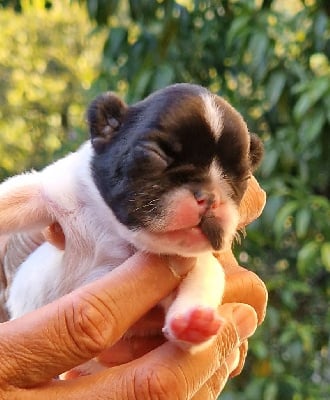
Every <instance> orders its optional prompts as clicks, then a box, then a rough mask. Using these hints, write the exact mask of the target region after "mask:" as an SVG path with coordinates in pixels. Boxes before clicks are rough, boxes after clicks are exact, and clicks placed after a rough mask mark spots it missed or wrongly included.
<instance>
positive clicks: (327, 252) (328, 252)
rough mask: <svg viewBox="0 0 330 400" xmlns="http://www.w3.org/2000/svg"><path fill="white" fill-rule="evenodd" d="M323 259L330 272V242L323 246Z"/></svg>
mask: <svg viewBox="0 0 330 400" xmlns="http://www.w3.org/2000/svg"><path fill="white" fill-rule="evenodd" d="M321 260H322V264H323V265H324V266H325V269H326V270H327V271H329V272H330V242H326V243H323V244H322V246H321Z"/></svg>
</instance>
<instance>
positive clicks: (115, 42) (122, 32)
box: [104, 27, 127, 60]
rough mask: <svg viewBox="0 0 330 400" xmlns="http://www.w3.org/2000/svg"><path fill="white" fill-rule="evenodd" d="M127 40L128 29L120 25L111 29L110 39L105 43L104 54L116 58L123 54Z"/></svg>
mask: <svg viewBox="0 0 330 400" xmlns="http://www.w3.org/2000/svg"><path fill="white" fill-rule="evenodd" d="M126 40H127V30H126V29H124V28H122V27H118V28H112V29H111V30H110V31H109V36H108V39H107V41H106V43H105V45H104V54H105V55H106V56H107V57H108V58H110V59H114V60H116V59H117V58H118V56H119V55H120V54H121V52H122V50H123V48H124V44H125V43H126Z"/></svg>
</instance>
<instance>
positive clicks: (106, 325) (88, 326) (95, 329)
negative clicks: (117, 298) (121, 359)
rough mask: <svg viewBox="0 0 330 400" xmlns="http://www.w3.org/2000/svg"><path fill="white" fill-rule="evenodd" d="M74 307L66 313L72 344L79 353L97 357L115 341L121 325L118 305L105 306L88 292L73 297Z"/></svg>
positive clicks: (67, 328) (72, 304)
mask: <svg viewBox="0 0 330 400" xmlns="http://www.w3.org/2000/svg"><path fill="white" fill-rule="evenodd" d="M70 305H71V307H68V308H67V309H66V310H65V312H64V320H65V321H64V323H65V325H66V330H67V333H68V338H67V339H68V341H69V342H70V343H69V344H71V345H73V347H74V348H75V349H76V351H77V352H78V353H79V354H84V355H91V356H94V355H96V354H98V353H99V352H100V351H102V350H104V349H105V348H106V347H107V346H109V345H110V344H111V343H112V342H113V337H114V336H115V334H116V332H115V330H116V326H117V324H116V321H115V320H116V318H115V314H116V313H115V312H114V309H116V308H117V307H116V306H115V304H114V302H111V301H109V303H108V302H107V304H105V303H104V302H103V301H102V299H100V298H99V297H97V296H96V295H94V294H90V293H87V292H86V291H84V292H81V293H79V292H78V293H76V294H75V295H73V296H72V298H71V304H70ZM71 348H72V346H71Z"/></svg>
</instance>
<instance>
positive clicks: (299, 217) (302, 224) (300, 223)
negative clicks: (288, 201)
mask: <svg viewBox="0 0 330 400" xmlns="http://www.w3.org/2000/svg"><path fill="white" fill-rule="evenodd" d="M311 217H312V214H311V211H310V210H309V209H308V208H303V209H301V210H298V211H297V213H296V216H295V222H296V234H297V237H298V238H299V239H302V238H304V237H305V236H306V235H307V232H308V226H309V223H310V221H311Z"/></svg>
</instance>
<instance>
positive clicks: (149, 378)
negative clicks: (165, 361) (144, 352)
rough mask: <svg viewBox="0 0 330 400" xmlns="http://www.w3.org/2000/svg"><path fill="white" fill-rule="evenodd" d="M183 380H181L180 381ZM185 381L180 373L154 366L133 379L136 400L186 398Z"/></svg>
mask: <svg viewBox="0 0 330 400" xmlns="http://www.w3.org/2000/svg"><path fill="white" fill-rule="evenodd" d="M182 378H183V379H182ZM186 387H187V385H186V379H185V378H184V375H183V374H181V373H180V370H178V371H177V370H176V371H175V372H174V371H173V370H171V369H170V368H167V367H165V366H155V367H153V368H150V369H149V370H148V371H147V372H145V371H144V372H143V371H142V373H141V374H139V375H137V376H136V377H135V393H136V399H141V400H167V399H168V398H169V395H170V398H171V400H181V399H185V398H186V393H187V389H186Z"/></svg>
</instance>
